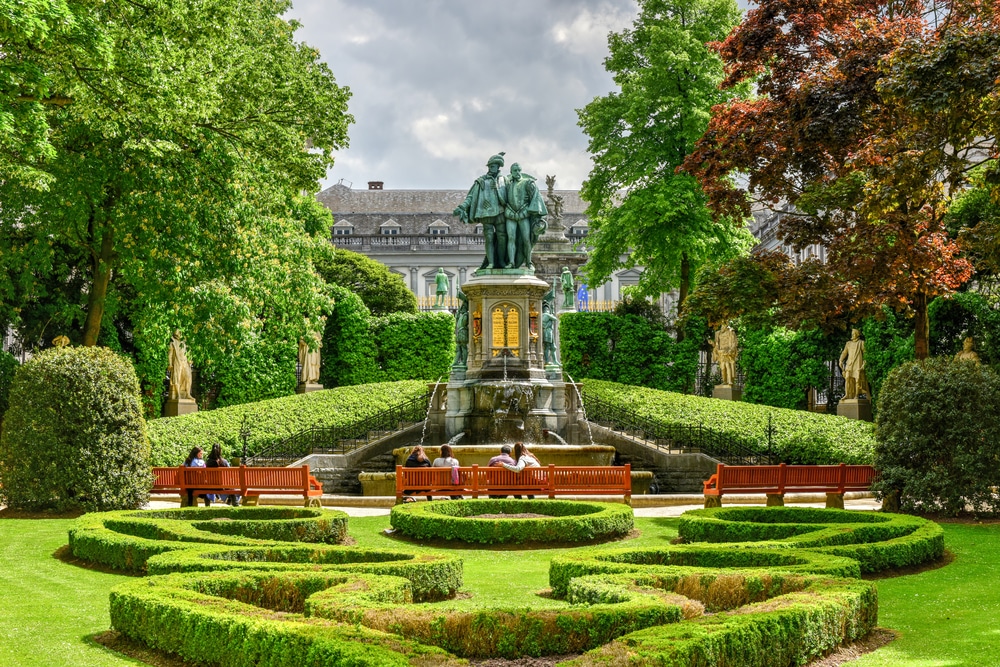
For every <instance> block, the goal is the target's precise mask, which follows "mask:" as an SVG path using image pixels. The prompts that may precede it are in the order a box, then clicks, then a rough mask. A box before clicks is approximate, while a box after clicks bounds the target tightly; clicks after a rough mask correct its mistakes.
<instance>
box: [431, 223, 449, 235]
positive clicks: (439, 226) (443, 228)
mask: <svg viewBox="0 0 1000 667" xmlns="http://www.w3.org/2000/svg"><path fill="white" fill-rule="evenodd" d="M449 231H451V225H449V224H448V223H446V222H444V221H443V220H435V221H434V222H432V223H431V224H430V225H429V226H428V227H427V233H428V234H430V235H431V236H444V235H445V234H447V233H448V232H449Z"/></svg>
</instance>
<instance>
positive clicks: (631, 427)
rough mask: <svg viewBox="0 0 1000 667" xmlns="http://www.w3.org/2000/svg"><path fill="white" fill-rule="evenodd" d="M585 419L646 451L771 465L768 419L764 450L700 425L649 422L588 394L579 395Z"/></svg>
mask: <svg viewBox="0 0 1000 667" xmlns="http://www.w3.org/2000/svg"><path fill="white" fill-rule="evenodd" d="M583 404H584V408H585V409H586V412H587V419H589V420H590V421H592V422H594V423H597V424H600V425H601V426H604V427H606V428H609V429H611V430H612V431H618V432H619V433H623V434H625V435H629V436H632V437H633V438H636V439H638V440H640V441H642V442H643V443H644V444H646V445H647V446H649V447H652V448H654V449H657V450H660V451H662V452H666V453H667V454H687V453H693V452H700V453H702V454H705V455H707V456H711V457H712V458H713V459H718V460H719V461H722V462H723V463H725V464H726V465H764V464H769V463H772V456H771V444H772V442H773V439H774V427H773V426H772V424H771V421H770V419H768V428H767V449H761V448H760V447H757V446H755V445H751V444H748V443H746V442H744V441H742V440H740V439H738V438H735V437H733V436H731V435H728V434H725V433H721V432H719V431H716V430H714V429H712V428H709V427H706V426H705V425H704V424H698V425H693V424H666V423H663V422H660V421H657V420H655V419H649V418H648V417H644V416H642V415H639V414H637V413H636V412H635V411H633V410H627V409H625V408H622V407H621V406H618V405H613V404H611V403H608V402H607V401H604V400H601V399H600V398H597V397H596V396H594V395H592V394H587V393H586V392H584V394H583Z"/></svg>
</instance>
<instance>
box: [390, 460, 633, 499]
mask: <svg viewBox="0 0 1000 667" xmlns="http://www.w3.org/2000/svg"><path fill="white" fill-rule="evenodd" d="M458 475H459V482H458V484H453V483H452V481H451V468H404V467H403V466H396V502H397V503H401V502H403V494H404V492H405V491H410V492H412V493H413V494H414V495H420V496H472V497H473V498H478V497H480V496H510V495H517V496H529V495H530V496H546V497H548V498H555V497H556V496H584V495H615V496H617V495H621V496H624V498H625V502H626V503H628V504H630V505H631V504H632V466H631V465H624V466H556V465H549V466H544V467H541V468H525V469H524V470H522V471H521V472H512V471H510V470H507V469H506V468H490V467H480V466H478V465H474V466H470V467H460V468H459V469H458Z"/></svg>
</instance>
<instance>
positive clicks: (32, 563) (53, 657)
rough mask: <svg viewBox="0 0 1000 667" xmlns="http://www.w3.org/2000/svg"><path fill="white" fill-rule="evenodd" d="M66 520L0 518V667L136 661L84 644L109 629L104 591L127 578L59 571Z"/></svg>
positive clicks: (93, 666) (97, 666)
mask: <svg viewBox="0 0 1000 667" xmlns="http://www.w3.org/2000/svg"><path fill="white" fill-rule="evenodd" d="M72 523H73V522H72V520H70V519H42V520H31V519H2V520H0V564H2V565H0V665H3V666H4V667H105V665H107V666H109V667H111V666H114V667H118V666H121V665H141V664H143V663H140V662H137V661H135V660H131V659H128V658H124V657H121V656H119V655H118V654H116V653H112V652H111V651H108V650H107V649H105V648H104V647H102V646H99V645H97V644H95V643H93V642H91V641H89V640H87V639H86V638H87V637H88V636H90V635H93V634H94V633H97V632H101V631H103V630H107V629H108V628H109V627H110V626H111V621H110V618H109V616H108V592H109V591H110V590H111V588H112V587H114V586H115V585H116V584H118V583H119V582H122V581H125V580H126V579H128V577H124V576H121V575H116V574H105V573H102V572H95V571H93V570H86V569H84V568H81V567H75V566H73V565H67V564H65V563H63V562H60V561H58V560H56V559H55V558H53V556H52V554H53V553H54V552H55V551H56V550H57V549H59V548H60V547H61V546H63V545H64V544H66V531H67V530H68V529H69V527H70V525H71V524H72Z"/></svg>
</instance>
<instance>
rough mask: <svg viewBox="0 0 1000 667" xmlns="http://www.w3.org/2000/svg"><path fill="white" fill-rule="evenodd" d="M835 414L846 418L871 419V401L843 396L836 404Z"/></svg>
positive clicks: (868, 420) (867, 420)
mask: <svg viewBox="0 0 1000 667" xmlns="http://www.w3.org/2000/svg"><path fill="white" fill-rule="evenodd" d="M837 415H838V416H840V417H847V418H848V419H860V420H861V421H866V422H870V421H871V420H872V402H871V401H870V400H868V399H867V398H845V399H842V400H841V401H840V403H838V404H837Z"/></svg>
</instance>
